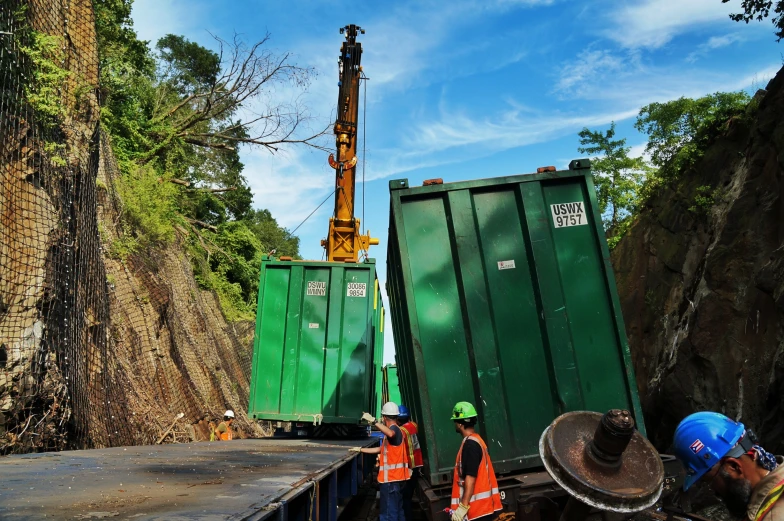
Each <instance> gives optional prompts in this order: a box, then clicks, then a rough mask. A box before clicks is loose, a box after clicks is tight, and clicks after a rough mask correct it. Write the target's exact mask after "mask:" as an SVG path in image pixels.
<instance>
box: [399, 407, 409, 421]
mask: <svg viewBox="0 0 784 521" xmlns="http://www.w3.org/2000/svg"><path fill="white" fill-rule="evenodd" d="M398 409H399V410H400V414H398V415H397V417H398V418H410V417H411V413H410V412H409V411H408V407H406V406H405V405H400V406H398Z"/></svg>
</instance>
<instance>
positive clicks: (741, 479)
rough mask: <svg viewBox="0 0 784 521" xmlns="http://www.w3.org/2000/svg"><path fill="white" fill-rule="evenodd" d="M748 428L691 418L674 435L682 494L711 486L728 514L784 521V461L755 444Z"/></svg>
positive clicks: (722, 419)
mask: <svg viewBox="0 0 784 521" xmlns="http://www.w3.org/2000/svg"><path fill="white" fill-rule="evenodd" d="M752 437H753V435H752V434H751V433H750V432H749V431H747V430H746V427H745V426H744V425H743V424H742V423H740V422H736V421H734V420H731V419H730V418H727V417H726V416H724V415H723V414H719V413H717V412H707V411H703V412H697V413H694V414H691V415H689V416H687V417H686V418H685V419H684V420H683V421H682V422H681V423H680V424H679V425H678V428H677V429H675V440H674V446H675V455H676V456H677V457H678V459H679V460H681V463H683V466H684V467H685V468H686V480H685V481H684V483H683V489H684V490H688V489H689V488H690V487H691V486H692V485H693V484H695V483H697V482H698V481H699V482H702V483H705V484H707V485H708V486H709V487H710V488H711V489H712V490H713V492H714V493H715V494H716V495H717V496H718V497H719V499H721V500H722V502H723V503H724V504H725V506H726V507H727V510H729V512H730V513H731V514H732V515H733V516H735V517H738V518H744V519H747V520H749V521H763V520H764V521H784V458H782V457H781V456H774V455H773V454H771V453H769V452H767V451H766V450H765V449H763V448H762V447H760V446H759V445H757V444H756V443H755V442H754V441H752Z"/></svg>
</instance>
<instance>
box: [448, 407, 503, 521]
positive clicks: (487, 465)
mask: <svg viewBox="0 0 784 521" xmlns="http://www.w3.org/2000/svg"><path fill="white" fill-rule="evenodd" d="M452 421H454V422H455V431H456V432H457V433H458V434H460V435H461V436H462V437H463V443H462V444H461V445H460V450H458V451H457V459H456V460H455V472H454V475H453V476H452V506H451V508H452V521H464V519H468V520H469V521H475V520H481V521H486V520H487V521H489V520H491V519H494V518H495V517H496V515H497V513H498V512H499V511H500V510H501V509H503V505H502V504H501V494H500V492H499V490H498V482H497V481H496V478H495V471H494V470H493V462H492V461H490V454H489V453H488V452H487V445H486V444H485V442H484V440H482V438H481V437H480V436H479V435H478V434H477V433H476V430H475V427H476V421H477V413H476V409H474V406H473V405H472V404H470V403H468V402H457V404H455V407H454V409H452Z"/></svg>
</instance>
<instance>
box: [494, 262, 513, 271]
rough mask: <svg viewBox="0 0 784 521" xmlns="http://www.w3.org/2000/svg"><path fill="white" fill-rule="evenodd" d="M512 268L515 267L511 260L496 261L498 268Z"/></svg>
mask: <svg viewBox="0 0 784 521" xmlns="http://www.w3.org/2000/svg"><path fill="white" fill-rule="evenodd" d="M514 268H515V263H514V261H513V260H508V261H498V269H499V270H513V269H514Z"/></svg>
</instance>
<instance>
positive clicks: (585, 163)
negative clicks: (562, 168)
mask: <svg viewBox="0 0 784 521" xmlns="http://www.w3.org/2000/svg"><path fill="white" fill-rule="evenodd" d="M589 168H591V160H590V159H574V160H572V162H571V163H569V170H586V169H589Z"/></svg>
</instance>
